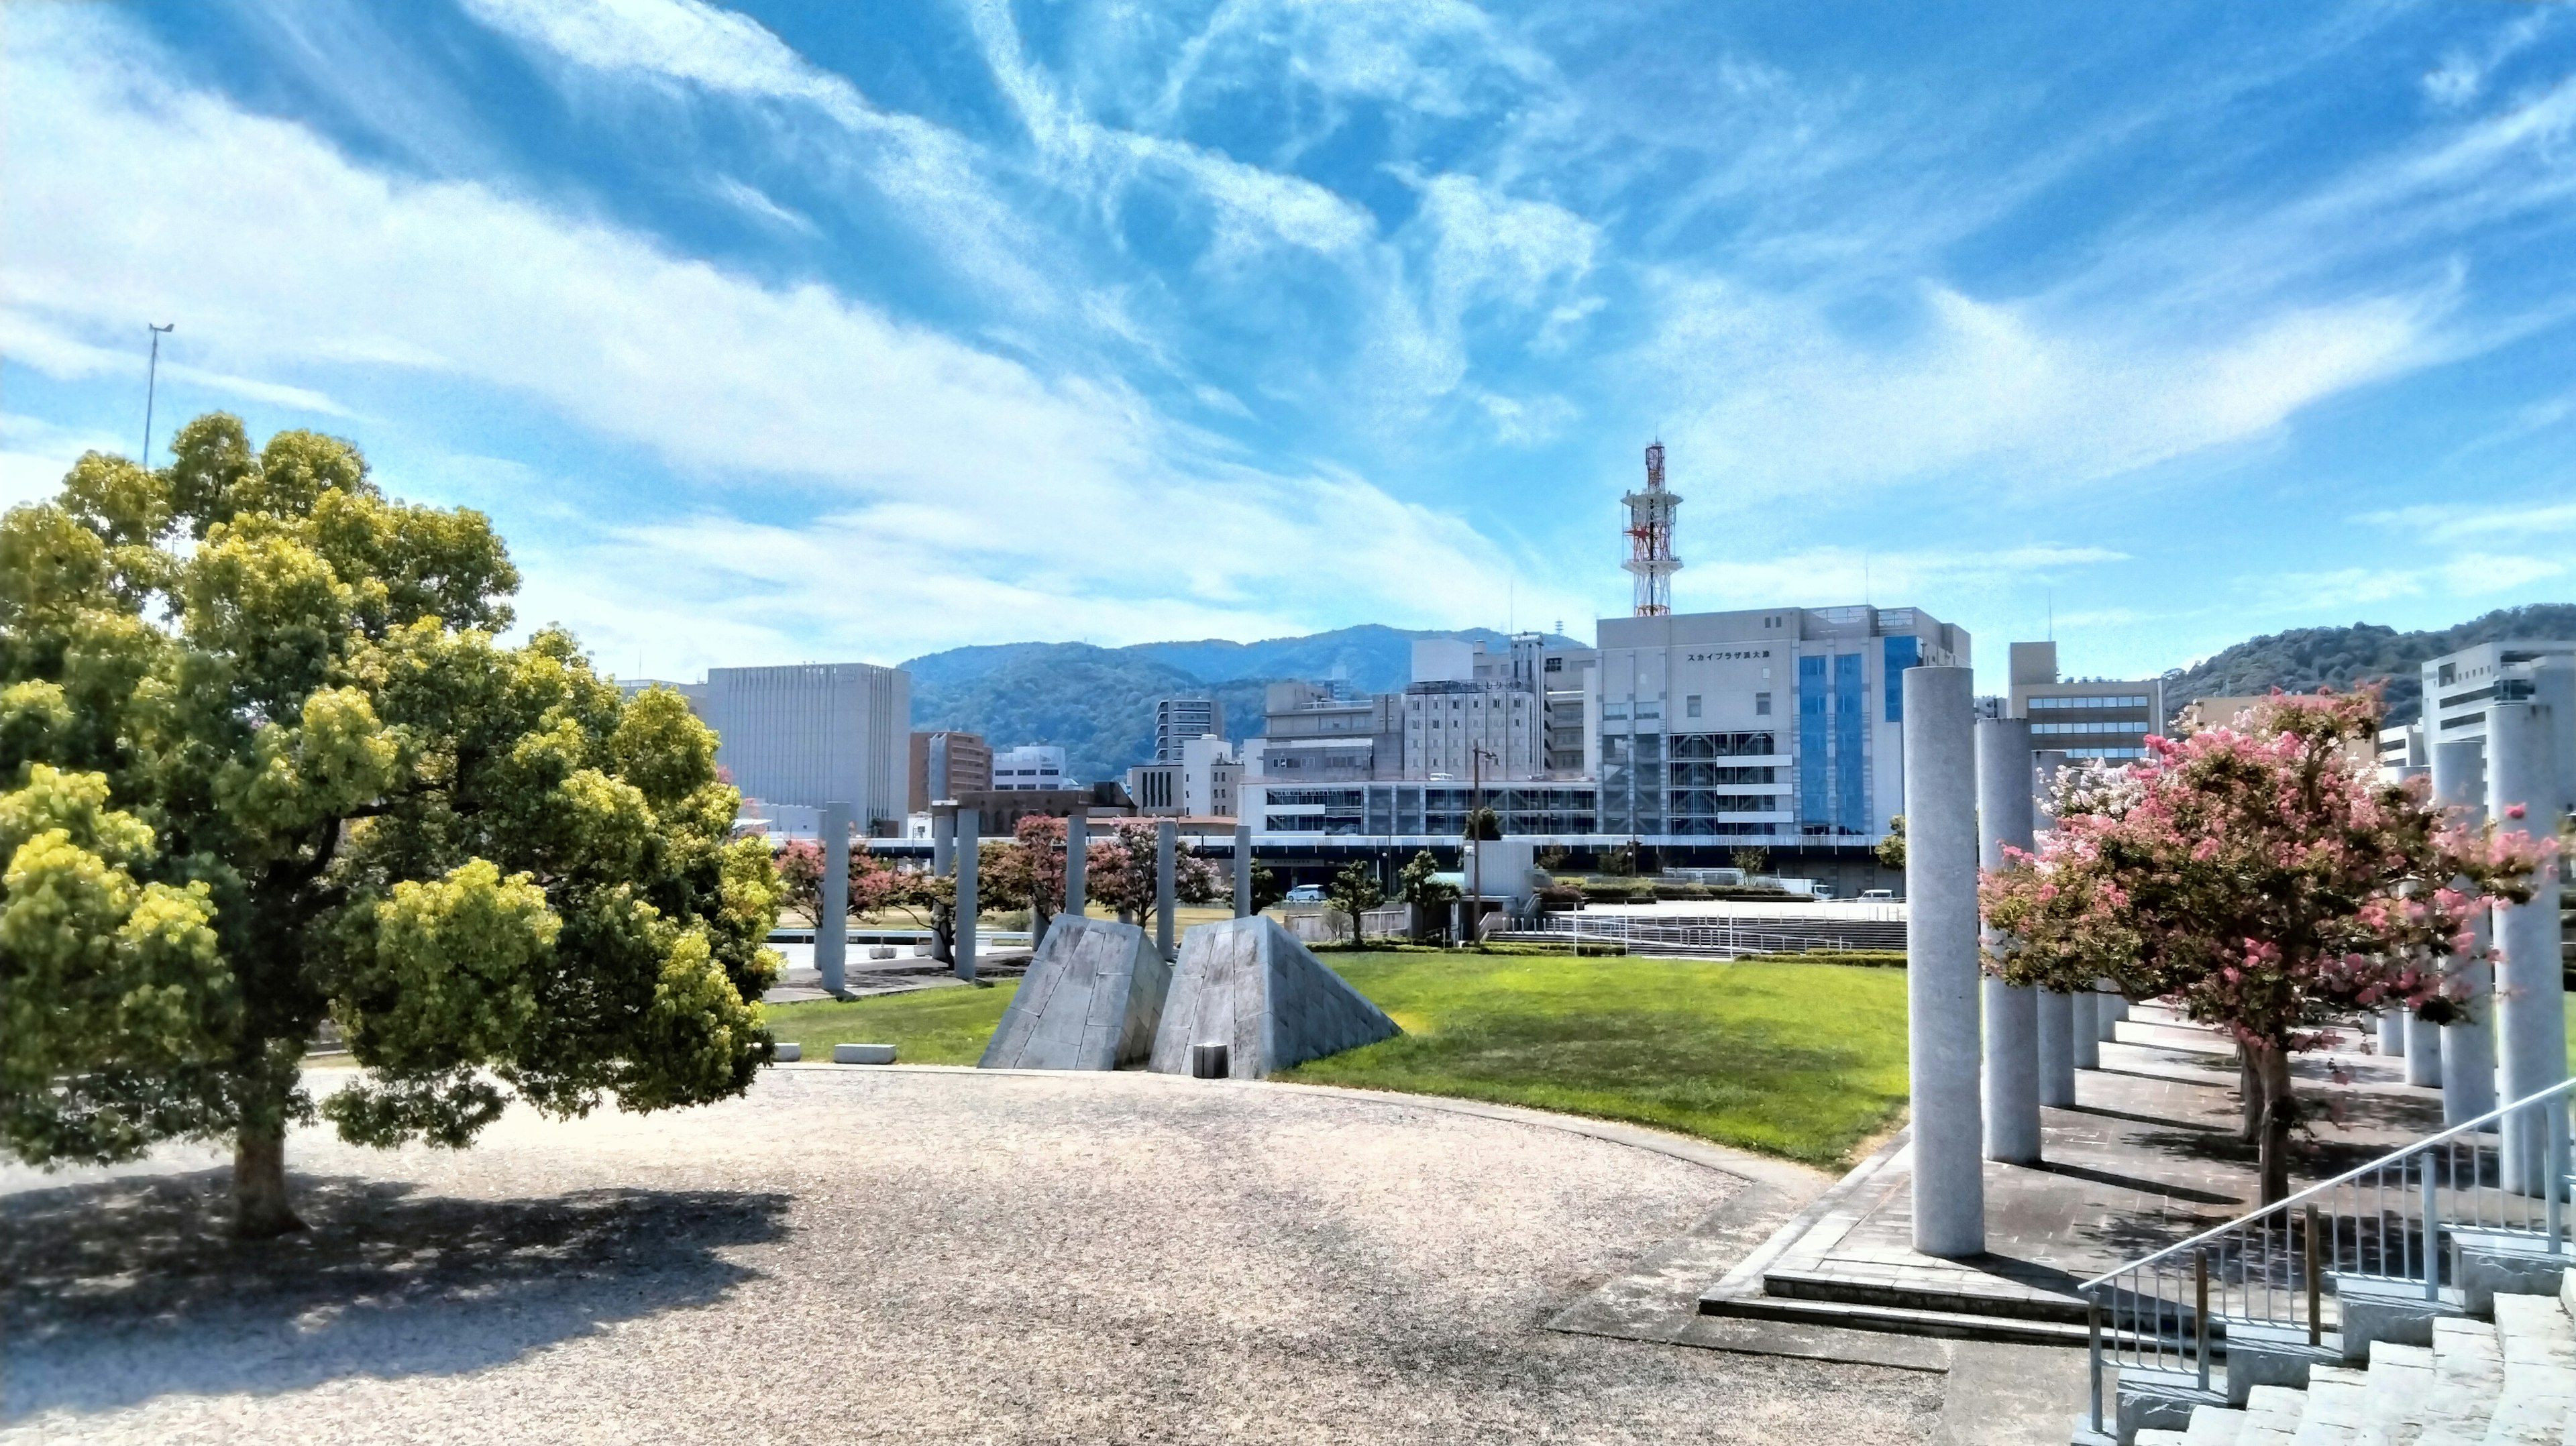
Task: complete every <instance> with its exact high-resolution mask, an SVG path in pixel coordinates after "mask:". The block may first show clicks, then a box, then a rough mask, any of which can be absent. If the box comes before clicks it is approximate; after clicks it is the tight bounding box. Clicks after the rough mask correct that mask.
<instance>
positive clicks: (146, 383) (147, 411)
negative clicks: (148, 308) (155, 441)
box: [143, 321, 179, 472]
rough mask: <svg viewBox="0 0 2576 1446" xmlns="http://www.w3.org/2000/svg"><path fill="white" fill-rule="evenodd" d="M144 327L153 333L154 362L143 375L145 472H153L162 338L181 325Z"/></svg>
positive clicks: (150, 324) (145, 324) (174, 323)
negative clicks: (154, 409)
mask: <svg viewBox="0 0 2576 1446" xmlns="http://www.w3.org/2000/svg"><path fill="white" fill-rule="evenodd" d="M143 325H144V327H145V328H146V329H147V330H149V331H150V332H151V333H152V362H151V365H150V366H149V367H147V368H146V369H145V370H144V373H143V470H145V471H147V472H149V471H151V470H152V399H153V395H154V393H156V392H158V391H159V390H160V387H161V338H162V337H163V336H164V335H165V334H167V333H170V332H174V331H177V330H178V329H179V323H177V322H175V321H174V322H172V323H170V324H169V325H168V326H154V325H153V324H152V323H150V322H148V321H147V322H145V323H143Z"/></svg>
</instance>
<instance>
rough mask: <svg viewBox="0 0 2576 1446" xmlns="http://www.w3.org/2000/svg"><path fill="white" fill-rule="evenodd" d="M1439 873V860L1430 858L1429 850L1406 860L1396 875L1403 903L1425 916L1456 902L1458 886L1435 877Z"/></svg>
mask: <svg viewBox="0 0 2576 1446" xmlns="http://www.w3.org/2000/svg"><path fill="white" fill-rule="evenodd" d="M1439 872H1440V860H1438V859H1436V858H1433V857H1432V856H1431V850H1429V849H1423V850H1421V851H1420V852H1418V853H1416V854H1415V855H1414V856H1413V857H1412V858H1410V859H1408V860H1406V861H1405V865H1404V869H1403V871H1402V872H1401V873H1399V874H1398V875H1397V881H1398V884H1399V885H1400V887H1401V888H1402V889H1403V898H1404V901H1405V902H1406V903H1408V904H1412V905H1414V906H1415V907H1417V908H1419V909H1420V910H1422V912H1423V914H1424V915H1425V916H1429V915H1431V914H1432V912H1433V911H1435V910H1438V909H1443V908H1446V907H1448V906H1449V905H1451V904H1454V903H1456V902H1458V886H1457V885H1456V884H1452V883H1447V882H1444V881H1443V880H1441V879H1439V878H1437V877H1435V875H1437V874H1438V873H1439Z"/></svg>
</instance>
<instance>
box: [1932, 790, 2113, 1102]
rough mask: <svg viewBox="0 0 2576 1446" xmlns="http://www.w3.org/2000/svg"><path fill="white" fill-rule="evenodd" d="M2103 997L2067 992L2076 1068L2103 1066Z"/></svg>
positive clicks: (2069, 1039) (2068, 1032)
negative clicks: (2100, 1008) (2099, 1012)
mask: <svg viewBox="0 0 2576 1446" xmlns="http://www.w3.org/2000/svg"><path fill="white" fill-rule="evenodd" d="M1911 822H1912V821H1911V820H1908V823H1909V824H1910V823H1911ZM2101 999H2102V996H2101V994H2100V993H2098V992H2097V991H2094V990H2091V989H2078V990H2076V991H2075V992H2074V993H2072V994H2069V995H2067V996H2066V1046H2067V1052H2068V1053H2069V1054H2070V1055H2071V1056H2072V1057H2073V1063H2074V1065H2075V1067H2076V1068H2077V1069H2100V1068H2101V1067H2102V1026H2101V1025H2100V1024H2099V1023H2098V1022H2097V1017H2096V1013H2095V1010H2096V1008H2097V1006H2098V1005H2099V1004H2100V1002H2101Z"/></svg>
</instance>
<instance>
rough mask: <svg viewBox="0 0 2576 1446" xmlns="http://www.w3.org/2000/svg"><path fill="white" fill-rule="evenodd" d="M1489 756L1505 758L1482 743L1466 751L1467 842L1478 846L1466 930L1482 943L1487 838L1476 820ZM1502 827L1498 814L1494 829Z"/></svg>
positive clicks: (1472, 867)
mask: <svg viewBox="0 0 2576 1446" xmlns="http://www.w3.org/2000/svg"><path fill="white" fill-rule="evenodd" d="M1488 757H1492V758H1493V759H1494V762H1495V763H1497V764H1500V763H1501V762H1502V761H1503V760H1502V759H1501V758H1500V757H1499V756H1496V755H1494V754H1493V752H1492V750H1490V749H1488V748H1486V747H1485V745H1483V744H1482V743H1479V744H1477V745H1476V746H1475V747H1473V748H1471V749H1469V750H1468V752H1467V763H1468V768H1467V772H1468V785H1467V797H1468V804H1467V832H1468V834H1469V835H1470V837H1469V838H1468V840H1467V842H1468V843H1469V844H1470V845H1472V846H1473V847H1474V849H1475V855H1474V860H1475V861H1474V863H1473V864H1471V865H1470V866H1469V867H1470V870H1471V872H1470V873H1469V875H1468V878H1467V887H1468V889H1469V891H1470V895H1471V898H1470V901H1469V903H1468V905H1467V934H1468V937H1469V938H1470V939H1472V940H1474V941H1475V942H1478V943H1482V942H1483V941H1484V938H1485V917H1484V915H1485V841H1484V839H1483V838H1481V837H1477V836H1475V835H1477V834H1478V833H1479V831H1480V829H1481V827H1482V826H1481V825H1480V824H1479V823H1478V822H1477V816H1478V815H1480V814H1482V813H1483V812H1484V811H1485V760H1486V759H1487V758H1488ZM1502 831H1503V821H1502V819H1501V818H1500V817H1499V816H1498V817H1496V818H1495V820H1494V832H1496V833H1501V832H1502Z"/></svg>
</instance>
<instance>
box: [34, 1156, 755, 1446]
mask: <svg viewBox="0 0 2576 1446" xmlns="http://www.w3.org/2000/svg"><path fill="white" fill-rule="evenodd" d="M230 1178H231V1172H230V1171H229V1170H227V1169H222V1168H218V1169H212V1170H203V1171H197V1172H194V1173H190V1174H178V1175H160V1176H150V1177H132V1178H125V1179H118V1180H112V1181H106V1182H102V1183H98V1184H83V1185H77V1186H68V1187H65V1188H61V1189H54V1190H32V1191H26V1192H23V1193H19V1194H15V1195H12V1196H9V1197H6V1198H0V1350H4V1351H5V1357H0V1358H5V1360H6V1363H7V1364H6V1371H5V1375H6V1377H7V1379H8V1382H9V1385H8V1390H7V1392H6V1397H5V1400H0V1420H19V1419H23V1418H25V1417H28V1416H32V1415H35V1414H38V1413H42V1412H47V1411H69V1412H77V1413H89V1412H97V1411H106V1410H114V1409H117V1408H119V1407H123V1406H129V1405H133V1404H135V1403H137V1402H141V1401H145V1400H149V1399H151V1398H153V1397H156V1396H161V1395H165V1394H170V1393H174V1392H175V1393H184V1394H190V1395H214V1394H222V1393H228V1392H252V1393H263V1394H264V1393H270V1392H278V1391H291V1390H298V1389H302V1388H306V1387H310V1386H314V1385H318V1384H320V1383H322V1382H325V1381H329V1380H333V1379H337V1378H341V1377H347V1376H373V1377H378V1378H388V1377H399V1376H411V1375H445V1374H455V1373H460V1372H465V1371H472V1370H478V1369H481V1368H484V1367H487V1366H494V1365H499V1364H502V1363H504V1362H507V1361H510V1360H513V1359H516V1358H517V1357H519V1356H522V1355H524V1354H527V1353H529V1352H531V1351H535V1350H539V1349H542V1348H544V1347H546V1346H550V1345H554V1344H556V1343H558V1342H562V1341H565V1340H570V1339H575V1338H578V1337H581V1336H586V1335H590V1334H593V1333H595V1332H597V1331H599V1330H601V1329H602V1328H603V1327H605V1326H607V1325H609V1324H611V1323H613V1322H617V1321H621V1320H631V1319H635V1318H638V1317H643V1316H649V1315H653V1314H656V1313H658V1312H661V1311H666V1310H673V1309H681V1308H687V1307H692V1306H702V1305H708V1304H711V1303H713V1302H715V1301H716V1300H718V1299H720V1298H722V1297H723V1296H724V1295H725V1294H727V1293H728V1292H730V1291H731V1290H732V1289H733V1288H734V1287H736V1286H738V1285H740V1284H742V1283H743V1282H745V1281H747V1280H749V1279H751V1278H752V1277H753V1276H754V1275H755V1274H756V1272H754V1271H753V1270H751V1269H749V1268H748V1267H745V1266H742V1265H738V1264H735V1263H734V1262H732V1261H730V1260H727V1259H725V1258H724V1256H723V1254H722V1253H721V1252H723V1251H724V1250H726V1249H727V1248H729V1247H735V1246H743V1245H755V1244H759V1243H762V1242H765V1241H772V1240H777V1239H780V1238H782V1237H783V1236H784V1235H785V1233H786V1226H785V1223H784V1217H785V1215H786V1212H787V1206H788V1197H787V1196H785V1195H781V1194H765V1193H762V1194H755V1193H748V1192H738V1191H720V1190H630V1189H619V1190H583V1191H576V1192H573V1193H570V1194H565V1195H557V1196H551V1197H546V1198H538V1199H520V1200H473V1199H460V1198H455V1197H447V1196H420V1195H417V1194H415V1193H414V1187H413V1186H410V1185H407V1184H401V1183H392V1182H385V1181H377V1180H366V1179H359V1178H350V1177H327V1178H325V1177H313V1176H299V1177H296V1179H295V1180H294V1189H295V1197H296V1200H297V1202H298V1209H299V1211H300V1212H301V1213H302V1215H303V1217H304V1219H305V1221H306V1222H307V1224H309V1225H310V1226H311V1227H312V1228H311V1229H309V1230H307V1231H304V1232H302V1233H300V1234H296V1235H291V1236H287V1237H284V1238H282V1239H278V1240H273V1241H259V1242H248V1241H236V1240H234V1239H232V1238H231V1237H230V1236H228V1235H227V1234H226V1233H225V1226H226V1223H227V1218H228V1213H229V1207H228V1187H229V1183H230Z"/></svg>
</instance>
